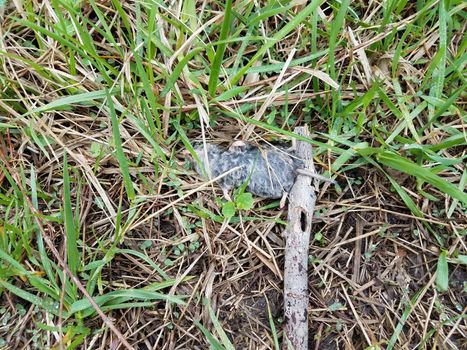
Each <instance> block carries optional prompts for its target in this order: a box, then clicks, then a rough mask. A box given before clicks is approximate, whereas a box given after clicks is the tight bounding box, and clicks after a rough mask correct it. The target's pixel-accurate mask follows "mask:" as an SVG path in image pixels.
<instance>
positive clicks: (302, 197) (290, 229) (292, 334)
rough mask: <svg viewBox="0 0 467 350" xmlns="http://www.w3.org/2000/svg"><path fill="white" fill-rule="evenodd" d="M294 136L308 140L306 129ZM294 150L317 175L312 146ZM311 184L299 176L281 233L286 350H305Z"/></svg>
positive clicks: (313, 185) (301, 144) (297, 130)
mask: <svg viewBox="0 0 467 350" xmlns="http://www.w3.org/2000/svg"><path fill="white" fill-rule="evenodd" d="M295 133H297V134H299V135H302V136H305V137H309V136H310V133H309V131H308V128H307V127H306V126H305V127H297V128H295ZM296 147H297V149H296V152H297V155H298V156H299V157H300V158H302V159H303V161H304V164H305V169H306V170H308V171H310V172H312V173H316V171H315V167H314V164H313V153H312V147H311V145H310V144H308V143H306V142H303V141H298V142H297V146H296ZM312 181H313V180H312V178H311V177H310V176H306V175H301V174H298V176H297V179H296V180H295V184H294V185H293V187H292V190H291V191H290V194H289V212H288V216H287V221H288V225H287V228H286V230H285V232H284V236H285V239H286V244H285V271H284V314H285V319H286V325H285V339H284V342H283V348H284V349H289V347H288V345H292V347H293V349H295V350H307V349H308V246H309V242H310V232H311V221H312V218H313V210H314V208H315V201H316V194H315V192H316V189H317V188H318V187H317V181H316V180H315V182H314V183H312Z"/></svg>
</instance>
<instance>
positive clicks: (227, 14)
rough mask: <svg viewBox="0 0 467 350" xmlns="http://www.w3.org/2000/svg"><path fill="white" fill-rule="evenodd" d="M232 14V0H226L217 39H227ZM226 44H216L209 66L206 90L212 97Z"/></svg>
mask: <svg viewBox="0 0 467 350" xmlns="http://www.w3.org/2000/svg"><path fill="white" fill-rule="evenodd" d="M231 14H232V0H226V2H225V11H224V21H223V22H222V28H221V33H220V35H219V40H225V39H227V36H228V35H229V30H230V22H231ZM225 47H226V44H225V43H222V44H219V45H218V46H217V49H216V55H215V56H214V61H213V62H212V66H211V74H210V75H209V83H208V91H209V94H210V95H211V96H212V97H214V95H215V93H216V88H217V81H218V79H219V72H220V70H221V65H222V59H223V58H224V52H225Z"/></svg>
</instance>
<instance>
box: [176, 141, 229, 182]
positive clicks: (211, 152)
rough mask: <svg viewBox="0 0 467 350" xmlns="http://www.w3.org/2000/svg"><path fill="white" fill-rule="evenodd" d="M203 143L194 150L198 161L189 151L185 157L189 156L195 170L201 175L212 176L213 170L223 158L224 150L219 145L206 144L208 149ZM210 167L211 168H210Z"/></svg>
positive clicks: (195, 146) (185, 153)
mask: <svg viewBox="0 0 467 350" xmlns="http://www.w3.org/2000/svg"><path fill="white" fill-rule="evenodd" d="M204 146H205V145H204V144H203V143H199V144H195V145H194V147H193V149H194V151H195V153H196V156H197V157H198V159H199V162H198V160H197V159H196V158H195V157H193V156H192V155H191V154H190V152H189V151H188V150H186V151H184V155H186V156H187V158H188V159H189V161H190V163H191V165H192V166H193V169H194V170H195V171H196V172H197V173H198V174H199V175H208V176H210V175H212V173H213V171H212V170H213V169H214V168H215V167H216V164H217V163H218V161H219V159H220V158H221V157H222V153H223V151H224V150H223V149H222V148H221V147H219V146H217V145H214V144H210V143H206V147H204ZM208 165H209V167H208Z"/></svg>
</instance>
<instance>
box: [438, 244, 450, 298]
mask: <svg viewBox="0 0 467 350" xmlns="http://www.w3.org/2000/svg"><path fill="white" fill-rule="evenodd" d="M446 255H447V253H446V251H445V250H443V251H442V252H441V254H440V255H439V258H438V265H437V267H436V287H438V290H439V291H440V292H446V291H447V290H448V282H449V268H448V261H447V256H446Z"/></svg>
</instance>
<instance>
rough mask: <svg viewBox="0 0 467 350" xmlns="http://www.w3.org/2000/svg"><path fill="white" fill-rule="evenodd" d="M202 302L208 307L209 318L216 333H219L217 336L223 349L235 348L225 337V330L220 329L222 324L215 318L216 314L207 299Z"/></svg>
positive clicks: (230, 349) (232, 349)
mask: <svg viewBox="0 0 467 350" xmlns="http://www.w3.org/2000/svg"><path fill="white" fill-rule="evenodd" d="M204 303H205V304H206V306H207V308H208V313H209V318H210V319H211V322H212V324H213V326H214V329H215V330H216V332H217V334H219V337H220V338H221V341H222V344H223V345H224V347H225V349H226V350H235V348H234V346H233V345H232V343H231V342H230V340H229V338H228V337H227V334H225V331H224V330H223V329H222V326H221V324H220V323H219V320H218V319H217V317H216V314H215V313H214V310H213V309H212V307H211V305H210V304H209V301H208V300H207V299H205V300H204Z"/></svg>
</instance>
